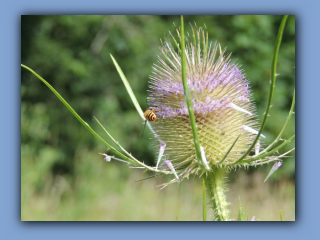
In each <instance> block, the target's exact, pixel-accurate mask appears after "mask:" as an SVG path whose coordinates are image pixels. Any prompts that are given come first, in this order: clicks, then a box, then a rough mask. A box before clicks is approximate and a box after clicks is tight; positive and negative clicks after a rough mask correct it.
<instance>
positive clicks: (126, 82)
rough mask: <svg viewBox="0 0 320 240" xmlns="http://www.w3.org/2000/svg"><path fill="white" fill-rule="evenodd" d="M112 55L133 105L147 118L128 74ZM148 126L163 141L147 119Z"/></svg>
mask: <svg viewBox="0 0 320 240" xmlns="http://www.w3.org/2000/svg"><path fill="white" fill-rule="evenodd" d="M110 56H111V59H112V61H113V64H114V65H115V66H116V69H117V71H118V73H119V75H120V78H121V80H122V82H123V84H124V86H125V88H126V89H127V92H128V94H129V96H130V98H131V101H132V103H133V105H134V106H135V107H136V110H137V111H138V113H139V115H140V117H141V118H142V119H143V120H145V118H144V112H143V111H142V109H141V107H140V105H139V102H138V100H137V98H136V96H135V95H134V93H133V91H132V88H131V87H130V84H129V82H128V80H127V78H126V76H125V75H124V74H123V72H122V70H121V68H120V66H119V64H118V63H117V61H116V60H115V59H114V57H113V56H112V55H111V54H110ZM147 126H148V128H149V129H150V130H151V132H152V134H153V135H154V136H155V137H156V138H157V139H158V140H159V141H160V142H161V139H160V137H159V136H158V135H157V134H156V133H155V131H154V130H153V129H152V126H151V124H150V123H149V122H148V121H147Z"/></svg>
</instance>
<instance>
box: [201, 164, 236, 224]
mask: <svg viewBox="0 0 320 240" xmlns="http://www.w3.org/2000/svg"><path fill="white" fill-rule="evenodd" d="M226 171H227V170H226V169H218V168H214V169H213V170H212V172H208V173H207V177H206V179H205V180H206V187H207V194H208V197H209V201H210V204H211V207H212V210H213V214H214V217H215V219H216V220H217V221H229V220H230V218H229V210H228V208H227V206H228V203H227V199H226V195H225V190H226V189H225V179H226V178H225V175H226Z"/></svg>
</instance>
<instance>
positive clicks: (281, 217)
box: [279, 209, 283, 221]
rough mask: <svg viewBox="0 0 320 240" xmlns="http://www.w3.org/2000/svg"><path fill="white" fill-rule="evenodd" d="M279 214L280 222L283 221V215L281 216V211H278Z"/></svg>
mask: <svg viewBox="0 0 320 240" xmlns="http://www.w3.org/2000/svg"><path fill="white" fill-rule="evenodd" d="M279 212H280V220H281V221H283V215H282V211H281V209H279Z"/></svg>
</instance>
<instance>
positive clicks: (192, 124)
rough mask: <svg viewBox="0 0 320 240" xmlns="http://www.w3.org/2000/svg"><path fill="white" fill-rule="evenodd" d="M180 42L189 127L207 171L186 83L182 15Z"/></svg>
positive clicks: (197, 152)
mask: <svg viewBox="0 0 320 240" xmlns="http://www.w3.org/2000/svg"><path fill="white" fill-rule="evenodd" d="M180 43H181V71H182V84H183V90H184V96H185V99H186V102H187V106H188V111H189V118H190V124H191V129H192V135H193V142H194V148H195V150H196V156H197V161H198V163H200V164H199V165H200V167H201V169H202V170H203V171H207V170H206V168H205V166H204V165H203V164H202V158H201V151H200V142H199V138H198V133H197V125H196V119H195V117H194V112H193V106H192V102H191V97H190V93H189V89H188V83H187V63H186V61H187V60H186V51H185V39H184V22H183V16H181V38H180ZM195 46H196V45H195Z"/></svg>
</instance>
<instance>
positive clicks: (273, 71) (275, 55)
mask: <svg viewBox="0 0 320 240" xmlns="http://www.w3.org/2000/svg"><path fill="white" fill-rule="evenodd" d="M287 18H288V15H285V16H283V18H282V21H281V24H280V27H279V31H278V36H277V39H276V44H275V47H274V52H273V58H272V63H271V82H270V90H269V98H268V104H267V109H266V111H265V113H264V118H263V121H262V124H261V127H260V130H259V133H258V134H257V136H256V138H255V140H254V141H253V143H252V144H251V146H250V147H249V149H248V150H247V151H246V152H245V153H244V154H243V155H242V156H241V157H240V158H239V159H238V160H237V161H236V162H234V164H236V163H238V162H241V161H242V160H243V159H244V158H245V157H246V156H248V154H249V153H250V152H251V150H252V149H253V148H254V146H255V145H256V143H257V141H258V139H259V138H260V134H261V133H262V131H263V129H264V126H265V125H266V121H267V118H268V116H269V111H270V108H271V102H272V98H273V94H274V88H275V84H276V76H277V74H276V69H277V60H278V54H279V49H280V44H281V41H282V35H283V31H284V27H285V25H286V21H287Z"/></svg>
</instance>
